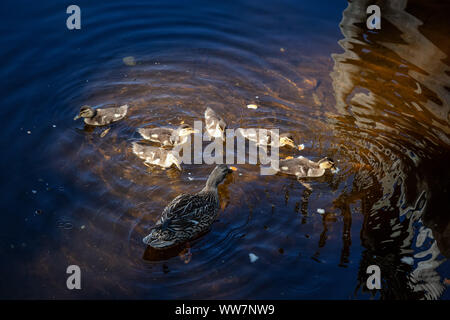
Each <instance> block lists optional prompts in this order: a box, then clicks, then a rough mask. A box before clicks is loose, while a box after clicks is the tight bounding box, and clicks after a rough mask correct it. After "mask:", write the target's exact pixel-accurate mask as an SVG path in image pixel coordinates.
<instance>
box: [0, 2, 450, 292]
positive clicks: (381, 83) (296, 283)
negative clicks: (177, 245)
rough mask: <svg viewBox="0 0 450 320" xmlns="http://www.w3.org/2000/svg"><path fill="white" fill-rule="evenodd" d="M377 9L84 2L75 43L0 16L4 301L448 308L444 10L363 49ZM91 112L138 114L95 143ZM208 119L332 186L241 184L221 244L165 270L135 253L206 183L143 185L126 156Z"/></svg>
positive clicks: (13, 13) (245, 177) (286, 180)
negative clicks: (320, 164) (72, 280)
mask: <svg viewBox="0 0 450 320" xmlns="http://www.w3.org/2000/svg"><path fill="white" fill-rule="evenodd" d="M369 2H370V1H352V3H351V4H348V3H347V2H346V1H334V0H333V1H331V0H330V1H323V0H321V1H277V2H276V3H275V2H273V1H265V0H263V1H226V2H223V3H215V2H214V1H189V2H187V1H134V0H133V1H95V2H92V1H77V2H76V4H77V5H78V6H79V7H80V8H81V30H72V31H70V30H68V29H67V28H66V18H67V17H68V15H67V14H66V8H67V6H68V5H69V4H71V3H66V2H60V1H54V2H53V1H45V3H44V2H42V3H41V2H39V3H38V2H36V3H31V2H29V1H22V0H16V1H8V0H7V1H2V3H1V5H0V7H1V10H0V12H1V15H2V19H1V26H0V34H1V37H0V45H1V48H2V50H1V53H0V56H1V59H2V61H3V64H2V68H1V69H0V76H1V78H2V79H3V82H2V87H1V89H0V90H1V98H2V107H1V109H0V112H1V117H0V122H1V123H0V124H1V128H2V134H1V135H0V139H1V145H2V161H1V163H2V170H1V171H0V175H1V181H2V185H1V193H0V199H1V202H0V203H1V205H2V210H1V212H2V213H1V214H2V222H1V223H0V253H1V257H2V259H1V260H2V262H1V264H0V276H1V281H0V298H3V299H14V298H46V299H53V298H62V299H76V298H100V299H107V298H124V299H174V298H195V299H204V298H212V299H253V298H254V299H260V298H265V299H272V298H274V299H448V298H449V297H450V294H449V291H448V290H446V289H447V285H446V284H445V279H449V278H450V262H449V261H448V258H449V257H450V218H449V215H448V213H449V190H450V184H449V181H450V179H449V178H450V171H449V169H448V164H449V163H450V152H449V151H450V127H449V121H450V116H449V114H450V113H449V111H450V108H449V103H450V78H449V77H450V58H449V54H450V40H449V37H448V35H449V34H450V24H449V22H448V18H447V17H446V14H447V13H448V12H449V9H450V7H449V5H448V4H445V3H444V2H442V1H426V2H425V1H407V0H400V1H387V2H386V3H387V4H386V5H385V6H384V7H382V8H381V9H382V28H381V30H374V31H370V30H367V27H366V18H367V15H366V13H365V10H366V8H367V6H368V5H369ZM126 57H133V58H134V61H135V63H132V65H129V64H125V63H124V61H123V59H124V58H126ZM251 103H253V104H257V105H258V109H256V110H254V109H248V108H246V105H247V104H251ZM84 104H88V105H92V106H104V105H122V104H128V105H129V106H130V110H129V114H128V116H127V117H126V118H125V119H124V120H123V121H121V122H118V123H115V124H114V125H112V126H111V130H110V131H109V132H108V133H107V134H106V136H104V137H101V132H102V130H103V129H98V128H96V129H92V128H85V127H84V126H83V124H82V122H81V121H77V122H75V121H73V117H74V116H75V115H76V113H77V112H78V110H79V108H80V106H81V105H84ZM206 106H211V107H213V108H214V109H215V110H216V111H217V112H218V113H219V114H221V115H222V116H223V117H224V119H225V120H226V122H227V124H228V126H229V127H230V128H238V127H242V128H250V127H255V128H256V127H258V128H277V129H279V130H280V132H291V133H293V135H294V137H295V139H296V143H298V144H300V143H303V144H304V145H305V149H304V150H302V151H299V150H296V151H293V150H292V149H291V150H289V149H284V148H283V149H281V156H282V157H286V156H299V155H303V156H305V157H309V158H311V159H313V160H318V159H320V158H322V157H323V156H329V157H332V158H333V159H334V160H335V162H336V163H337V165H338V167H339V169H340V171H339V172H338V173H336V174H334V175H332V174H327V175H325V176H324V177H321V178H319V179H316V180H313V181H311V182H310V185H311V187H312V191H309V190H307V189H306V188H305V187H304V186H303V185H302V184H300V183H298V182H297V181H296V180H295V179H293V178H291V177H289V176H281V175H275V176H261V175H260V169H259V167H258V166H255V165H250V164H246V165H236V167H237V168H238V171H236V172H234V173H233V175H232V177H230V178H228V179H227V180H226V181H225V183H224V184H223V185H221V187H220V189H219V191H220V197H221V210H220V214H219V218H218V220H217V221H216V222H215V223H214V224H213V226H212V229H211V231H210V232H209V233H208V234H206V235H205V236H203V237H201V238H199V239H197V240H195V241H193V242H192V243H190V248H189V253H186V252H187V251H188V250H187V249H186V250H185V251H184V252H182V253H180V254H175V255H173V256H168V257H163V258H158V259H154V258H153V257H152V255H151V254H149V252H148V250H146V248H145V245H144V244H143V243H142V238H143V237H144V236H145V235H146V234H147V233H148V230H149V228H150V227H151V226H152V225H153V223H154V222H155V221H156V219H157V218H158V215H159V214H160V212H161V211H162V209H163V208H164V207H165V205H166V204H167V203H168V202H169V201H170V200H171V199H173V198H174V197H175V196H176V195H178V194H179V193H182V192H195V191H197V190H200V189H201V188H202V187H203V185H204V183H205V181H206V178H207V175H208V174H209V172H210V171H211V170H212V168H213V166H212V165H184V166H183V171H182V172H179V171H177V170H176V169H174V168H171V169H169V170H161V169H158V168H148V167H146V166H144V165H143V163H142V161H141V160H139V159H138V158H137V157H136V156H135V155H134V154H133V153H132V151H131V149H130V145H131V142H133V141H138V140H139V137H138V135H137V134H136V129H137V128H140V127H143V126H167V125H169V126H177V125H179V124H180V123H181V122H182V121H184V122H185V123H190V124H192V123H193V121H195V120H202V118H203V112H204V110H205V108H206ZM317 209H324V210H325V214H319V213H318V212H317ZM250 253H253V254H255V255H256V256H258V257H259V259H258V260H257V261H256V262H254V263H251V262H250V259H249V254H250ZM72 264H75V265H78V266H80V268H81V271H82V290H79V291H77V290H74V291H69V290H67V288H66V278H67V276H68V275H67V274H66V268H67V266H69V265H72ZM369 265H378V266H379V267H380V269H381V277H382V289H381V290H378V291H373V290H372V291H371V290H368V289H367V288H366V286H365V283H366V279H367V277H368V275H367V274H366V269H367V267H368V266H369Z"/></svg>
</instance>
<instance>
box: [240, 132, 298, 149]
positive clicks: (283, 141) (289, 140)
mask: <svg viewBox="0 0 450 320" xmlns="http://www.w3.org/2000/svg"><path fill="white" fill-rule="evenodd" d="M236 131H237V132H238V133H239V134H240V135H242V136H243V137H244V138H246V139H248V140H250V141H252V142H254V143H256V145H258V146H262V145H263V146H266V145H267V146H270V147H273V146H274V145H275V141H273V140H272V135H271V134H270V132H267V144H262V141H258V135H257V133H256V131H253V132H252V131H247V130H246V129H242V128H239V129H237V130H236ZM276 138H277V137H276V135H275V139H276ZM278 139H279V147H284V146H289V147H292V148H297V146H296V145H295V143H294V138H293V137H292V135H291V134H290V133H282V134H280V135H279V136H278Z"/></svg>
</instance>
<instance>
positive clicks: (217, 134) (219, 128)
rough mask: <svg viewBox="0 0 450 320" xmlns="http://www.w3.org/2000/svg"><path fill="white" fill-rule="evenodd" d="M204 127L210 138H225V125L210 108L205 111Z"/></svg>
mask: <svg viewBox="0 0 450 320" xmlns="http://www.w3.org/2000/svg"><path fill="white" fill-rule="evenodd" d="M205 127H206V132H208V134H209V135H210V136H211V137H214V138H221V139H224V138H225V129H226V127H227V125H226V123H225V121H223V119H222V118H221V117H219V116H218V115H217V114H216V113H215V112H214V110H213V109H211V108H210V107H208V108H206V110H205Z"/></svg>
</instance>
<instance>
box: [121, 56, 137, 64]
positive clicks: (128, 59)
mask: <svg viewBox="0 0 450 320" xmlns="http://www.w3.org/2000/svg"><path fill="white" fill-rule="evenodd" d="M122 61H123V63H125V65H127V66H135V65H136V60H135V59H134V57H132V56H129V57H125V58H123V59H122Z"/></svg>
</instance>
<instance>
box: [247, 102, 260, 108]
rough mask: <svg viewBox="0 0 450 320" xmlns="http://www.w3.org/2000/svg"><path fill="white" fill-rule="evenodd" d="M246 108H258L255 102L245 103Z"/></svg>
mask: <svg viewBox="0 0 450 320" xmlns="http://www.w3.org/2000/svg"><path fill="white" fill-rule="evenodd" d="M247 108H248V109H258V106H257V105H256V104H253V103H252V104H248V105H247Z"/></svg>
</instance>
